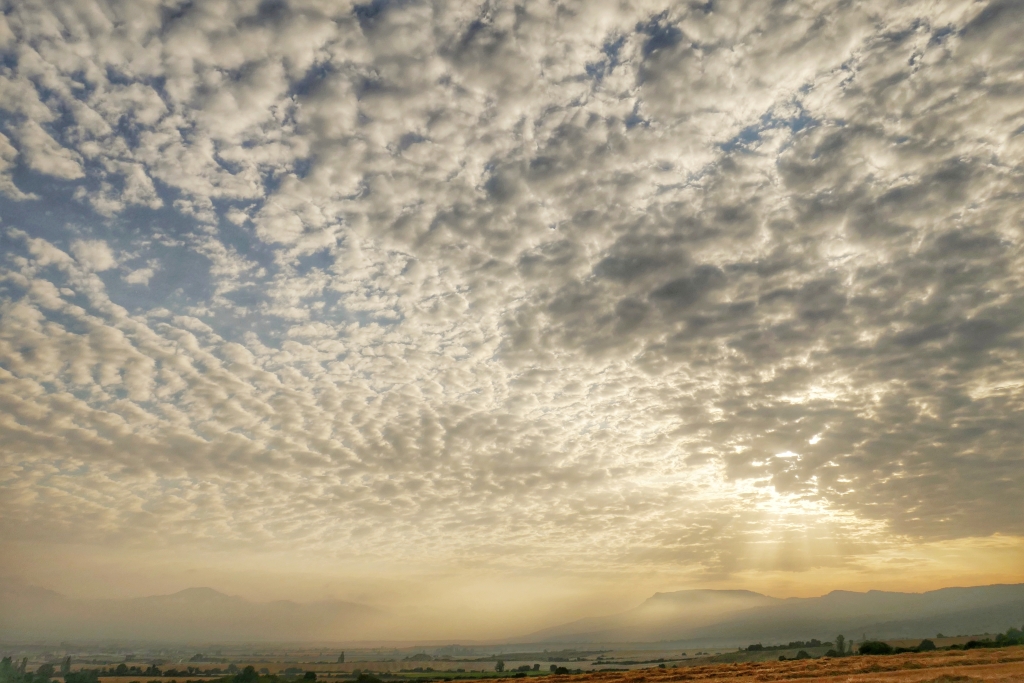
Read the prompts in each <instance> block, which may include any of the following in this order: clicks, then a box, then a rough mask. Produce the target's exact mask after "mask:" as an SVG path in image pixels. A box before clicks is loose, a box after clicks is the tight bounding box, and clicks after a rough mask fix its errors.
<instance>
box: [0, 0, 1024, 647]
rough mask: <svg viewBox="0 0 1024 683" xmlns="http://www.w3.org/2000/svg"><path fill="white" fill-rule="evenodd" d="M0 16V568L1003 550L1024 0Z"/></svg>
mask: <svg viewBox="0 0 1024 683" xmlns="http://www.w3.org/2000/svg"><path fill="white" fill-rule="evenodd" d="M0 6H2V7H3V12H2V15H0V579H2V580H4V581H7V582H15V583H17V582H20V583H21V584H32V585H36V586H40V587H44V588H47V589H52V590H56V591H59V592H61V593H64V594H65V595H68V596H71V597H78V598H97V597H133V596H141V595H151V594H158V593H167V592H173V591H176V590H180V589H183V588H187V587H190V586H210V587H213V588H216V589H218V590H222V591H224V592H228V593H231V594H238V595H242V596H244V597H247V598H249V599H254V600H260V599H271V598H288V599H294V600H318V599H324V598H334V599H345V600H352V601H357V602H362V603H365V604H368V605H373V606H375V607H380V608H382V609H389V610H392V612H393V613H395V614H401V615H403V616H402V620H401V626H400V628H399V627H398V626H396V631H395V633H396V634H398V635H402V636H409V637H414V636H415V637H428V636H430V637H434V636H436V637H441V636H443V637H453V638H455V637H460V638H465V637H469V636H487V637H492V636H493V637H499V636H502V635H516V634H518V633H520V632H523V631H527V630H530V629H532V628H540V627H543V626H548V625H551V624H553V623H558V622H560V621H567V620H569V619H573V618H578V617H582V616H591V615H595V614H603V613H608V612H611V611H615V610H617V609H625V608H627V607H631V606H633V605H635V604H637V603H639V602H640V601H642V600H643V599H644V598H646V597H648V596H649V595H650V594H651V593H653V592H655V591H665V590H677V589H683V588H696V587H703V588H708V587H711V588H747V589H751V590H757V591H760V592H765V593H768V594H771V595H776V596H781V597H785V596H793V595H817V594H821V593H825V592H827V591H829V590H833V589H851V590H866V589H868V588H886V589H895V590H927V589H932V588H938V587H941V586H949V585H979V584H985V583H996V582H1019V581H1024V515H1021V514H1020V500H1021V494H1022V492H1024V451H1022V446H1021V444H1022V443H1024V354H1022V348H1024V251H1022V242H1024V78H1022V75H1024V43H1022V42H1021V41H1020V40H1019V37H1020V32H1021V28H1022V26H1024V4H1022V3H1020V2H1014V1H1002V2H1000V1H991V2H988V1H975V0H969V1H968V0H963V1H956V0H928V1H923V0H921V1H917V0H903V1H901V2H892V1H891V0H843V1H840V2H836V1H834V0H805V1H801V2H797V1H790V2H786V1H784V0H772V1H768V0H747V1H745V2H739V1H736V0H733V1H729V0H708V2H706V3H703V4H702V3H699V2H689V3H686V2H676V3H669V2H665V1H664V0H660V1H658V2H654V1H646V0H637V1H635V2H633V1H628V0H621V1H619V0H615V1H611V0H588V1H586V2H573V1H569V0H565V1H554V0H544V1H533V0H531V1H519V2H511V1H505V2H503V1H498V0H495V1H490V0H488V1H485V2H479V1H468V0H467V1H463V2H457V1H454V0H453V1H450V2H445V1H442V0H436V1H434V2H428V1H418V0H372V1H371V2H368V3H366V4H352V3H348V2H344V1H341V0H337V1H334V0H332V1H326V0H324V1H318V0H294V1H276V0H266V1H264V2H250V1H241V0H236V1H231V2H228V1H223V0H198V1H196V2H177V1H173V2H154V1H152V0H124V1H114V0H111V1H106V2H101V1H93V0H63V1H61V2H46V1H43V0H6V1H5V2H3V3H2V5H0Z"/></svg>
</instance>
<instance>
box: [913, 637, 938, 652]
mask: <svg viewBox="0 0 1024 683" xmlns="http://www.w3.org/2000/svg"><path fill="white" fill-rule="evenodd" d="M934 649H935V643H933V642H932V641H930V640H928V639H927V638H925V639H924V640H922V641H921V643H920V644H919V645H918V646H917V651H918V652H931V651H932V650H934Z"/></svg>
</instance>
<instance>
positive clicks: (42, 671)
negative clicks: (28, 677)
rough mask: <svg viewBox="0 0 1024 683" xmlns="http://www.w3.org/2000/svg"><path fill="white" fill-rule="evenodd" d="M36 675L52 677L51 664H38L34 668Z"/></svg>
mask: <svg viewBox="0 0 1024 683" xmlns="http://www.w3.org/2000/svg"><path fill="white" fill-rule="evenodd" d="M36 675H37V676H40V677H42V678H53V664H49V663H47V664H40V665H39V668H38V669H36Z"/></svg>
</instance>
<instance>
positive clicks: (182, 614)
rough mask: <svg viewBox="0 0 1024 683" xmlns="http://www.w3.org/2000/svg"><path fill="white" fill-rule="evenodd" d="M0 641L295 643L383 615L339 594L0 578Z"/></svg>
mask: <svg viewBox="0 0 1024 683" xmlns="http://www.w3.org/2000/svg"><path fill="white" fill-rule="evenodd" d="M0 605H3V609H2V610H0V640H7V641H12V640H16V641H24V640H33V639H40V640H90V641H97V640H123V641H162V642H168V641H171V642H193V643H202V642H296V641H310V640H316V641H339V640H350V639H363V638H365V637H366V634H367V633H371V632H373V631H374V629H375V625H376V622H377V621H378V619H379V617H380V616H381V615H380V613H379V612H378V611H377V610H375V609H373V608H371V607H367V606H366V605H360V604H356V603H351V602H342V601H336V600H327V601H321V602H312V603H297V602H291V601H287V600H278V601H274V602H251V601H249V600H246V599H244V598H240V597H237V596H231V595H225V594H224V593H220V592H218V591H216V590H213V589H212V588H188V589H185V590H183V591H179V592H177V593H173V594H171V595H156V596H150V597H144V598H133V599H127V600H74V599H71V598H67V597H65V596H63V595H61V594H59V593H55V592H53V591H48V590H44V589H41V588H36V587H33V586H25V585H2V584H0Z"/></svg>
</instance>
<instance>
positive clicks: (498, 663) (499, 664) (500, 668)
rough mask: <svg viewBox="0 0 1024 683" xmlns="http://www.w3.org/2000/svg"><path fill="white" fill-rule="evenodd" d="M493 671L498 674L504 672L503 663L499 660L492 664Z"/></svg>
mask: <svg viewBox="0 0 1024 683" xmlns="http://www.w3.org/2000/svg"><path fill="white" fill-rule="evenodd" d="M494 670H495V671H499V672H500V671H504V670H505V662H503V661H501V660H500V659H499V660H498V661H496V662H495V663H494Z"/></svg>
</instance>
